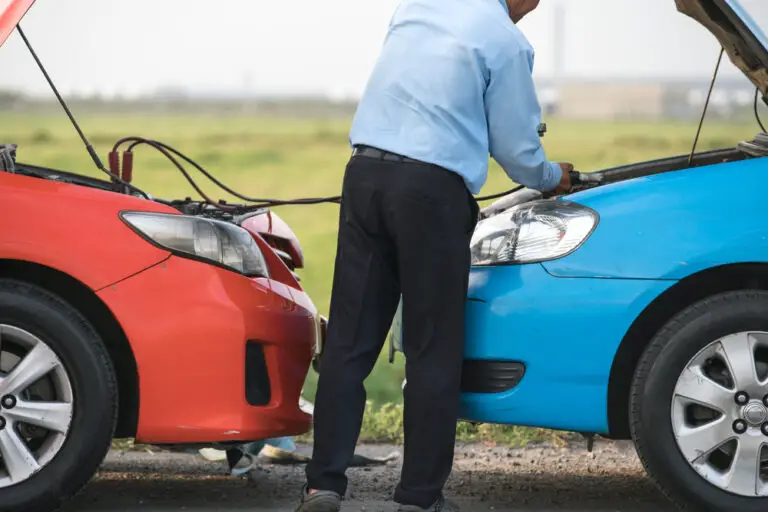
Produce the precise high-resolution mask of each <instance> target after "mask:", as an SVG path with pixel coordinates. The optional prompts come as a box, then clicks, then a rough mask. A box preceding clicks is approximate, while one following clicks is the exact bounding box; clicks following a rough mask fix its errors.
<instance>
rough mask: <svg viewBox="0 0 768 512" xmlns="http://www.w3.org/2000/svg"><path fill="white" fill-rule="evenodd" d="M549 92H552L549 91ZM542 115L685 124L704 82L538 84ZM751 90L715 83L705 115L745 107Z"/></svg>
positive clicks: (700, 99) (699, 104)
mask: <svg viewBox="0 0 768 512" xmlns="http://www.w3.org/2000/svg"><path fill="white" fill-rule="evenodd" d="M553 89H554V90H553ZM539 90H540V93H539V95H540V100H541V103H542V108H543V110H544V111H545V113H547V114H549V115H552V114H556V115H558V116H559V117H563V118H570V119H583V120H596V121H610V120H660V119H670V118H672V119H688V118H691V117H696V116H698V115H700V114H701V111H702V108H703V106H704V101H705V100H706V96H707V92H708V90H709V82H707V81H706V80H702V81H697V82H694V81H669V80H666V81H665V80H658V81H653V80H644V81H628V80H605V81H602V80H601V81H599V82H598V81H587V80H584V81H581V80H572V79H571V80H567V81H560V82H559V83H558V84H557V85H550V84H546V85H545V84H540V85H539ZM753 98H754V89H750V84H749V83H748V82H746V85H745V81H743V80H732V81H728V80H722V81H718V82H717V83H716V85H715V89H714V91H713V93H712V98H711V99H710V106H709V115H712V116H718V117H728V116H731V115H733V114H734V113H736V112H739V111H743V110H744V109H745V108H746V107H748V106H749V105H750V104H751V101H752V99H753Z"/></svg>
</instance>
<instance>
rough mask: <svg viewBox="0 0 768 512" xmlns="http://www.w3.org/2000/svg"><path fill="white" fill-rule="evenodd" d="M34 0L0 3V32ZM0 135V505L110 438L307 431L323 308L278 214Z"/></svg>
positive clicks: (68, 473)
mask: <svg viewBox="0 0 768 512" xmlns="http://www.w3.org/2000/svg"><path fill="white" fill-rule="evenodd" d="M33 1H34V0H0V45H2V43H4V42H5V40H6V39H7V38H8V36H9V35H10V33H11V32H12V31H13V30H14V28H15V27H16V25H17V24H18V22H19V20H20V19H21V18H22V16H23V15H24V14H25V13H26V11H27V9H29V7H30V6H31V4H32V3H33ZM2 142H3V141H0V209H1V210H2V212H1V213H0V511H2V512H10V511H13V512H22V511H34V512H47V511H50V510H54V509H56V508H58V507H59V506H60V505H61V504H62V503H63V502H65V501H66V500H67V499H68V498H69V497H71V496H72V495H74V494H75V493H77V492H78V491H79V490H80V489H81V488H82V487H83V486H84V485H86V484H87V483H88V481H89V480H90V479H91V478H92V477H93V475H94V474H95V472H96V471H97V469H98V467H99V465H100V464H101V462H102V461H103V459H104V456H105V454H106V453H107V451H108V450H109V447H110V444H111V441H112V439H113V438H135V439H136V440H137V441H139V442H142V443H148V444H155V445H190V444H191V445H198V446H199V445H205V446H217V447H226V446H231V445H233V444H238V443H243V442H248V441H254V440H260V439H266V438H273V437H280V436H290V435H296V434H301V433H304V432H306V431H308V430H309V427H310V423H311V417H310V416H309V415H308V414H306V413H304V412H302V411H301V410H300V408H299V398H300V393H301V389H302V386H303V384H304V380H305V378H306V375H307V372H308V370H309V367H310V365H311V363H312V360H313V356H314V355H316V354H318V353H319V349H320V344H321V338H322V332H323V326H324V322H323V319H321V318H320V317H319V316H318V314H317V310H316V308H315V306H314V305H313V303H312V301H311V300H310V298H309V297H308V296H307V294H306V293H305V292H304V291H303V290H302V287H301V285H300V284H299V281H298V279H297V277H296V275H295V274H294V272H293V271H294V269H296V268H300V267H302V266H303V255H302V252H301V248H300V246H299V243H298V241H297V239H296V236H295V235H294V234H293V232H292V231H291V230H290V228H288V226H287V225H286V224H285V223H283V222H282V221H281V220H280V218H279V217H278V216H277V215H275V214H274V213H273V212H271V211H269V210H268V209H261V210H255V211H252V210H243V211H242V212H241V211H234V210H227V209H222V208H220V207H218V206H217V205H211V204H207V203H204V202H195V201H191V200H180V201H162V200H157V199H151V198H149V199H148V198H147V197H140V194H135V193H134V189H132V188H130V187H126V186H125V184H126V183H127V182H125V181H120V180H119V179H114V178H107V179H105V180H98V179H93V178H88V177H84V176H80V175H77V174H72V173H67V172H62V171H59V170H53V169H47V168H42V167H38V166H34V165H29V164H25V163H22V162H21V161H19V160H17V158H16V157H17V156H21V155H24V157H25V158H27V157H29V158H34V155H25V154H24V148H23V147H20V148H15V147H14V146H11V145H10V144H7V145H4V146H3V145H1V143H2ZM6 142H12V141H6ZM122 178H123V179H125V178H126V176H125V173H123V175H122ZM137 195H138V196H137ZM40 205H45V214H44V215H41V214H40ZM243 212H245V213H243Z"/></svg>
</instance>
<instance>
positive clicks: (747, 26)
mask: <svg viewBox="0 0 768 512" xmlns="http://www.w3.org/2000/svg"><path fill="white" fill-rule="evenodd" d="M675 4H676V5H677V9H678V11H680V12H682V13H683V14H686V15H688V16H690V17H691V18H693V19H694V20H696V21H698V22H699V23H700V24H702V25H704V27H706V28H707V30H709V31H710V32H711V33H712V34H713V35H714V36H715V37H716V38H717V40H718V41H719V42H720V44H721V45H722V47H723V48H724V49H725V51H726V53H727V54H728V57H729V58H730V59H731V62H733V64H734V65H735V66H736V67H737V68H739V69H740V70H741V71H742V72H743V73H744V74H745V75H746V76H747V77H748V78H749V79H750V80H751V81H752V83H753V84H755V86H756V87H758V88H759V89H760V92H762V94H763V99H764V100H765V101H766V102H768V99H767V98H768V37H766V35H765V33H764V32H763V31H762V29H761V28H760V26H759V25H758V24H757V22H756V21H755V20H754V19H753V18H752V16H750V14H749V12H748V11H747V9H746V8H745V7H744V6H743V5H742V4H741V2H740V1H739V0H675Z"/></svg>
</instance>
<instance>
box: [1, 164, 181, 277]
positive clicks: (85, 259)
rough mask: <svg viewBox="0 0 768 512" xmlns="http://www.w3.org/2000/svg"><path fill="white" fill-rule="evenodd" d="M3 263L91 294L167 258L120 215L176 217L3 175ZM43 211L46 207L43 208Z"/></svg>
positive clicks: (137, 202)
mask: <svg viewBox="0 0 768 512" xmlns="http://www.w3.org/2000/svg"><path fill="white" fill-rule="evenodd" d="M0 203H1V204H2V205H3V211H4V212H8V213H4V214H3V215H0V259H9V260H20V261H26V262H31V263H36V264H39V265H43V266H46V267H50V268H53V269H56V270H58V271H60V272H63V273H65V274H67V275H70V276H72V277H73V278H75V279H77V280H78V281H80V282H81V283H83V284H85V285H86V286H88V287H89V288H91V289H92V290H99V289H101V288H104V287H105V286H109V285H110V284H112V283H115V282H117V281H120V280H121V279H125V278H126V277H129V276H131V275H133V274H135V273H137V272H140V271H142V270H144V269H146V268H148V267H150V266H152V265H154V264H156V263H158V262H160V261H162V260H164V259H166V258H167V257H168V256H169V254H170V253H169V252H168V251H164V250H162V249H159V248H158V247H156V246H154V245H152V244H148V243H147V242H146V241H145V240H143V239H142V238H141V237H139V236H138V235H136V233H135V232H134V231H133V230H131V229H130V228H128V227H127V226H126V225H125V224H124V223H123V222H122V221H121V220H120V218H119V217H118V214H119V212H120V211H121V210H143V211H155V212H165V213H174V212H175V213H178V211H176V210H173V209H171V208H169V207H166V206H164V205H161V204H158V203H154V202H152V201H147V200H144V199H139V198H136V197H131V196H127V195H122V194H116V193H112V192H106V191H103V190H98V189H93V188H87V187H81V186H77V185H71V184H67V183H62V182H56V181H51V180H45V179H39V178H33V177H29V176H22V175H18V174H10V173H5V172H0ZM41 205H42V206H41Z"/></svg>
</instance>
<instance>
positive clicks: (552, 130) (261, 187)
mask: <svg viewBox="0 0 768 512" xmlns="http://www.w3.org/2000/svg"><path fill="white" fill-rule="evenodd" d="M80 121H81V124H82V126H83V128H84V130H85V132H86V133H87V134H88V135H89V136H90V137H91V139H92V142H93V143H94V146H95V147H96V150H97V151H98V152H99V154H100V155H102V157H103V159H104V160H105V161H106V154H107V152H108V151H109V150H110V149H111V146H112V143H113V142H114V141H115V140H116V139H118V138H120V137H124V136H129V135H140V136H144V137H148V138H154V139H158V140H161V141H163V142H166V143H168V144H170V145H172V146H174V147H176V148H177V149H179V150H181V151H183V152H185V153H187V154H188V155H189V156H191V157H192V158H195V159H198V161H199V162H200V163H201V164H202V165H203V166H204V167H206V168H208V169H209V170H211V171H212V172H214V173H215V174H216V176H217V177H219V178H220V179H221V180H222V181H224V182H225V183H227V184H228V185H230V186H231V187H233V188H235V189H236V190H239V191H242V192H243V193H245V194H247V195H251V196H261V197H277V198H296V197H317V196H325V195H336V194H338V193H339V192H340V184H341V179H342V175H343V172H344V166H345V164H346V161H347V159H348V157H349V147H348V145H347V130H348V128H349V121H348V120H341V121H340V120H290V119H259V118H249V117H226V116H181V115H180V116H176V117H173V116H162V117H161V116H151V115H135V116H130V115H122V116H114V115H91V116H85V117H82V118H81V119H80ZM548 123H549V132H548V134H547V135H546V137H545V139H544V143H545V146H546V148H547V150H548V153H549V157H550V158H551V159H552V160H567V161H570V162H573V163H574V164H575V165H576V167H577V169H579V170H583V171H588V170H594V169H600V168H604V167H607V166H612V165H618V164H625V163H630V162H636V161H641V160H647V159H652V158H657V157H662V156H669V155H672V154H685V153H688V152H689V151H690V149H691V143H692V140H693V137H694V134H695V128H696V127H695V126H694V124H693V123H680V124H676V123H667V124H647V123H646V124H642V123H629V122H617V123H586V122H572V121H564V120H557V119H555V120H552V119H549V120H548ZM756 131H757V129H756V127H755V125H754V123H751V122H745V123H744V124H715V123H711V124H707V125H706V126H705V129H704V132H703V134H702V138H701V140H700V143H699V148H700V149H702V150H704V149H712V148H717V147H724V146H728V145H733V144H735V143H736V142H738V141H739V140H742V139H750V138H752V137H753V136H754V134H755V133H756ZM0 141H3V142H15V143H18V144H20V149H19V155H18V158H19V160H20V161H23V162H28V163H36V164H39V165H44V166H51V167H56V168H60V169H64V170H70V171H75V172H81V173H84V174H88V175H98V173H97V172H96V171H95V170H94V168H93V165H92V164H91V162H90V160H89V158H88V155H87V154H86V152H85V151H84V149H83V147H82V146H81V144H80V142H79V140H78V139H77V135H76V133H75V132H74V130H73V129H72V128H71V126H70V125H69V124H68V122H67V120H66V118H65V117H64V116H63V115H62V116H32V117H30V116H26V117H22V116H19V115H3V116H0ZM134 176H135V184H136V185H138V186H140V187H141V188H143V189H144V190H146V191H148V192H150V193H152V194H153V195H155V196H158V197H163V198H169V199H170V198H183V197H186V196H192V197H194V196H195V194H194V191H193V190H192V188H191V187H190V186H189V184H188V183H187V182H186V181H185V180H184V179H183V177H182V176H181V175H180V174H179V173H178V172H177V171H175V170H174V169H173V168H172V166H171V165H170V164H169V163H167V162H166V161H165V160H164V159H163V158H162V157H161V156H160V155H158V154H156V153H153V152H152V151H151V150H149V149H140V150H137V154H136V162H135V165H134ZM200 182H201V183H204V181H203V180H202V179H201V181H200ZM509 186H510V182H509V180H508V179H507V177H506V175H504V173H503V172H502V171H501V170H500V169H499V168H498V167H497V166H496V165H495V164H494V165H492V166H491V170H490V176H489V180H488V184H487V186H486V187H485V189H484V191H483V192H484V193H492V192H497V191H500V190H503V189H505V188H509ZM204 189H205V190H206V191H207V192H208V193H209V194H210V195H212V196H214V197H216V198H219V197H222V198H226V199H232V198H229V197H228V196H227V195H225V194H220V193H219V192H218V191H217V190H216V189H215V188H214V187H213V186H211V185H210V184H207V183H206V184H205V186H204ZM277 211H278V213H279V214H280V215H281V216H282V217H283V218H284V219H285V220H286V221H287V222H288V223H289V224H290V225H291V227H292V228H293V229H294V230H295V232H296V234H297V235H298V236H299V238H300V240H301V243H302V245H303V248H304V252H305V255H306V263H307V268H306V269H304V270H302V271H301V274H302V279H303V284H304V285H305V287H306V289H307V291H308V292H309V293H310V295H311V296H312V298H313V299H314V301H315V303H316V305H317V307H318V308H319V309H320V310H321V311H323V312H327V309H328V303H329V297H330V291H331V290H330V287H331V282H332V278H333V261H334V257H335V247H336V231H337V215H338V206H336V205H319V206H290V207H281V208H278V209H277ZM403 375H404V368H403V360H402V357H401V356H398V358H397V361H396V364H394V365H389V364H388V363H386V357H384V356H383V357H382V358H381V360H380V362H379V364H378V365H377V366H376V368H375V370H374V372H373V373H372V375H371V376H370V377H369V379H368V380H367V382H366V387H367V390H368V398H369V399H370V400H372V401H373V404H374V407H375V408H378V407H379V406H380V405H381V404H387V403H394V404H398V403H399V402H400V401H401V383H402V379H403ZM314 388H315V376H314V373H312V372H311V374H310V377H309V379H308V381H307V386H306V390H307V393H306V395H307V398H308V399H310V400H311V399H312V398H313V396H314ZM388 411H389V412H386V411H385V412H386V414H384V416H382V417H380V418H379V419H378V420H376V422H375V423H376V424H370V425H368V426H367V427H366V428H367V429H368V431H369V433H370V432H379V433H381V431H382V429H383V432H384V434H386V435H384V434H382V435H379V437H382V436H383V437H387V436H390V437H391V436H392V435H394V434H393V432H395V431H396V430H397V426H394V425H393V424H390V422H389V419H386V418H389V417H390V416H391V415H392V414H394V415H396V414H397V412H396V409H390V410H388ZM392 411H395V412H392ZM387 414H389V415H390V416H387ZM382 418H385V419H382ZM398 425H399V424H398ZM484 428H486V430H487V432H486V434H487V435H488V436H491V437H493V436H494V435H496V434H494V432H496V431H495V430H494V429H495V428H496V427H484ZM466 432H467V433H471V430H466ZM505 432H506V433H505V434H504V435H505V436H506V435H507V434H508V432H507V431H505ZM377 435H378V434H377ZM475 435H477V432H475ZM483 435H485V434H483ZM525 435H527V434H525Z"/></svg>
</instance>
